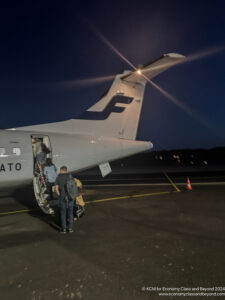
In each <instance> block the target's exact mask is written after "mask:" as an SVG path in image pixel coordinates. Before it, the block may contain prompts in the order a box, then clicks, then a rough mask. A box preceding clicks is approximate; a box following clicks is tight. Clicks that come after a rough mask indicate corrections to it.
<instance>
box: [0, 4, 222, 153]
mask: <svg viewBox="0 0 225 300" xmlns="http://www.w3.org/2000/svg"><path fill="white" fill-rule="evenodd" d="M224 12H225V2H224V1H223V0H221V1H215V0H214V1H198V0H196V1H190V0H189V1H173V0H170V1H166V0H164V1H163V0H161V1H160V0H158V1H151V0H148V1H141V0H139V1H132V0H130V1H116V0H114V1H110V0H108V1H84V0H83V1H29V2H24V1H22V2H21V1H16V2H15V4H13V2H12V1H8V2H5V3H4V4H1V10H0V14H1V16H0V38H1V43H0V54H1V55H0V101H1V111H0V128H9V127H17V126H22V125H30V124H39V123H48V122H54V121H60V120H65V119H69V118H74V117H76V116H77V115H79V114H81V113H82V112H83V111H84V110H85V109H86V108H88V107H89V106H90V105H92V104H93V103H95V102H96V101H97V100H98V98H99V96H100V95H101V94H102V93H103V92H104V91H105V90H106V89H107V88H108V87H109V85H110V81H109V82H103V83H101V84H97V85H90V86H89V85H87V86H82V87H79V86H76V85H75V86H73V87H71V86H70V87H68V86H66V85H62V84H60V81H67V80H76V79H85V78H90V77H95V76H106V75H111V74H116V73H119V72H121V71H123V70H124V69H130V67H129V66H128V65H127V64H126V63H125V62H124V61H123V60H121V58H119V57H118V56H117V55H116V54H115V53H113V51H112V50H111V49H109V48H108V47H107V46H106V45H105V44H104V43H103V42H102V41H101V40H100V39H99V38H98V37H97V36H96V35H95V34H94V33H93V32H92V31H91V30H90V28H89V27H88V26H87V24H86V23H85V22H84V21H83V20H84V19H85V18H86V19H88V20H89V21H90V22H92V23H93V24H94V25H95V26H96V27H97V28H98V29H99V31H100V32H101V33H102V34H103V35H104V36H106V37H107V38H108V39H109V40H110V41H111V42H112V43H113V44H114V45H115V46H116V47H117V48H118V49H119V50H120V51H121V52H122V53H123V54H124V55H125V56H126V57H127V58H128V59H129V60H130V61H131V62H132V63H133V64H135V65H138V64H145V63H146V62H149V61H151V60H154V59H156V58H158V57H160V56H161V55H162V54H164V53H169V52H178V53H181V54H184V55H190V54H192V53H195V52H199V51H204V50H206V49H211V48H215V47H218V46H221V45H225V17H224ZM154 81H155V82H156V83H157V84H158V85H159V86H161V87H163V88H164V89H165V90H167V91H168V92H170V93H171V94H172V95H174V96H176V97H177V98H178V99H179V100H180V101H182V102H183V103H185V105H187V106H188V107H190V108H191V109H192V110H193V111H195V112H196V113H198V114H200V115H201V116H202V117H203V118H204V119H206V120H207V122H208V127H205V126H203V125H202V124H201V123H200V122H198V121H196V120H194V119H193V118H191V117H190V116H189V115H188V114H186V113H185V112H184V111H182V110H181V109H179V108H178V107H177V106H176V105H174V104H173V103H172V102H171V101H170V100H169V99H167V98H166V97H165V96H164V95H162V94H160V93H159V91H157V90H155V89H154V87H152V86H150V85H148V86H147V89H146V93H145V98H144V108H143V111H142V116H141V121H140V126H139V131H138V139H142V140H151V141H152V142H153V144H154V146H155V147H156V149H162V148H164V149H171V148H187V147H188V148H196V147H201V148H205V147H207V148H211V147H215V146H225V117H224V112H225V51H222V52H219V53H217V54H215V55H213V56H209V57H207V58H204V59H200V60H195V61H193V62H190V63H187V64H182V65H179V66H176V67H174V68H173V69H171V70H168V71H167V72H165V73H163V74H161V75H160V76H158V77H157V78H155V79H154ZM210 128H211V129H210Z"/></svg>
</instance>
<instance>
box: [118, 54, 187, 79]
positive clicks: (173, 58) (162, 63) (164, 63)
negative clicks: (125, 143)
mask: <svg viewBox="0 0 225 300" xmlns="http://www.w3.org/2000/svg"><path fill="white" fill-rule="evenodd" d="M184 59H185V56H183V55H181V54H176V53H168V54H164V55H163V56H162V57H160V58H159V59H157V60H155V61H153V62H151V63H148V64H146V65H144V66H142V67H140V68H138V69H137V70H135V71H133V72H130V73H128V74H126V75H124V76H123V77H121V79H122V80H124V81H128V82H134V83H135V82H143V83H144V82H146V77H147V78H148V79H152V78H154V77H156V76H157V75H159V74H160V73H162V72H164V71H166V70H167V69H169V68H170V67H172V66H174V65H176V64H178V63H179V62H181V61H182V60H184Z"/></svg>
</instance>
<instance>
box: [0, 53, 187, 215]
mask: <svg viewBox="0 0 225 300" xmlns="http://www.w3.org/2000/svg"><path fill="white" fill-rule="evenodd" d="M183 59H185V57H184V56H183V55H180V54H175V53H170V54H165V55H163V56H162V57H161V58H159V59H158V60H156V61H154V62H152V63H150V64H147V65H145V66H143V67H142V68H139V69H137V70H135V71H124V73H123V74H118V75H117V76H115V79H114V81H113V83H112V85H111V87H110V89H109V90H108V91H107V93H106V94H105V95H104V96H102V98H101V99H100V100H99V101H98V102H97V103H96V104H95V105H93V106H92V107H90V108H89V109H88V110H87V111H86V112H84V113H83V114H82V115H81V116H79V117H78V118H77V119H71V120H67V121H63V122H56V123H49V124H41V125H33V126H26V127H19V128H13V129H7V130H0V189H1V191H3V190H5V191H7V192H10V193H12V192H13V190H15V188H18V187H19V186H22V185H26V184H31V183H32V182H33V186H34V192H35V198H36V200H37V202H38V204H39V206H40V208H41V209H42V210H43V211H44V212H45V213H48V214H51V213H53V211H52V209H51V207H50V205H49V203H48V201H46V196H45V190H46V189H45V183H44V176H43V173H42V171H43V170H42V168H41V167H40V166H39V165H38V164H37V155H38V153H40V152H41V151H42V146H43V144H44V145H45V146H46V148H47V149H48V151H47V157H49V158H51V159H52V161H53V163H54V164H55V165H56V167H57V169H58V170H59V169H60V167H61V166H63V165H66V166H67V167H68V171H69V172H71V173H73V172H78V171H81V170H84V169H87V168H91V167H94V166H100V170H101V171H102V170H105V172H104V171H102V175H103V176H104V175H106V174H107V173H109V171H110V166H109V164H108V162H110V161H113V160H116V159H120V158H123V157H127V156H130V155H133V154H136V153H139V152H142V151H146V150H149V149H151V148H152V147H153V145H152V143H151V142H147V141H137V140H136V135H137V129H138V123H139V119H140V113H141V108H142V104H143V96H144V90H145V85H146V83H147V80H148V79H152V78H154V77H155V76H157V75H158V74H160V73H161V72H163V71H165V70H167V69H168V68H170V67H172V66H174V65H175V64H177V63H179V62H180V61H181V60H183ZM107 169H108V170H109V171H107Z"/></svg>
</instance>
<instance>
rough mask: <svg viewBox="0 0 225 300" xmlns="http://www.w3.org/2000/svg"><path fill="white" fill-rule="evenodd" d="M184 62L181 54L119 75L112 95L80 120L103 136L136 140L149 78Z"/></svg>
mask: <svg viewBox="0 0 225 300" xmlns="http://www.w3.org/2000/svg"><path fill="white" fill-rule="evenodd" d="M183 59H184V56H183V55H180V54H174V53H171V54H165V55H163V56H162V57H161V58H159V59H157V60H155V61H154V62H152V63H149V64H146V65H145V66H143V67H141V68H139V69H137V70H135V71H125V72H124V73H123V74H119V75H117V76H116V77H115V79H114V81H113V83H112V86H111V87H110V89H109V90H108V92H107V93H106V94H105V95H104V96H103V97H102V98H101V99H100V100H99V101H98V102H97V103H96V104H95V105H93V106H92V107H91V108H89V109H88V110H87V111H86V112H85V113H83V114H82V115H81V116H79V118H78V119H79V120H80V121H81V120H85V121H86V125H88V124H89V126H90V127H91V128H93V130H94V132H98V133H101V135H105V136H113V137H117V138H124V139H129V140H135V139H136V135H137V129H138V124H139V119H140V113H141V108H142V103H143V97H144V90H145V85H146V82H147V79H146V77H147V78H149V79H152V78H154V77H155V76H157V75H159V74H160V73H162V72H164V71H165V70H167V69H168V68H170V67H172V66H173V65H175V64H177V63H179V62H180V61H181V60H183ZM76 121H77V119H76Z"/></svg>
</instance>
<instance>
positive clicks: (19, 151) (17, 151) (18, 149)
mask: <svg viewBox="0 0 225 300" xmlns="http://www.w3.org/2000/svg"><path fill="white" fill-rule="evenodd" d="M13 154H15V155H21V150H20V148H13Z"/></svg>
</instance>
